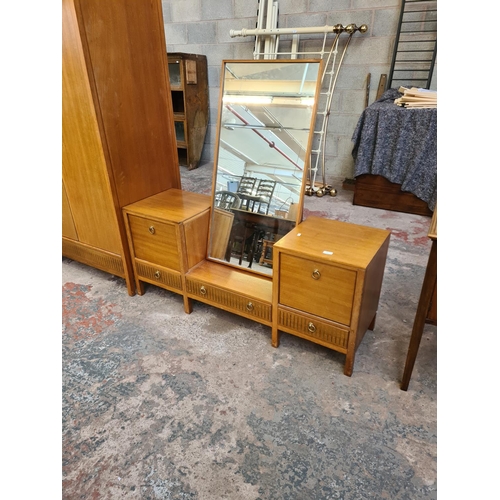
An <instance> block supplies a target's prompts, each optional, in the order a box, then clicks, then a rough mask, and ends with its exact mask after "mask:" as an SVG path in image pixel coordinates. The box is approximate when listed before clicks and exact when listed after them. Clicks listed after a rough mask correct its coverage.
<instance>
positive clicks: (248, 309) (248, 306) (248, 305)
mask: <svg viewBox="0 0 500 500" xmlns="http://www.w3.org/2000/svg"><path fill="white" fill-rule="evenodd" d="M247 311H248V312H252V311H253V304H252V303H251V302H249V303H248V304H247Z"/></svg>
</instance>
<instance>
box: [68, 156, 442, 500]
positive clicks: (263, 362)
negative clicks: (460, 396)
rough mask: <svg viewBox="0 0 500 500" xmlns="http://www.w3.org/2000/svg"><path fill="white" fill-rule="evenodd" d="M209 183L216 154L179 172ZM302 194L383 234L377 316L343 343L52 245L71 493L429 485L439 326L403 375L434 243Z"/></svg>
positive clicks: (346, 195)
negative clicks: (350, 342) (348, 348)
mask: <svg viewBox="0 0 500 500" xmlns="http://www.w3.org/2000/svg"><path fill="white" fill-rule="evenodd" d="M182 178H183V188H184V189H186V190H190V191H199V192H206V193H209V192H210V182H211V165H210V164H208V165H204V166H202V167H199V168H198V169H196V170H192V171H187V170H185V169H184V170H183V172H182ZM334 187H336V188H337V189H338V195H337V196H336V197H331V196H325V197H322V198H317V197H306V199H305V210H304V215H305V217H307V216H309V215H321V216H324V217H329V218H334V219H339V220H343V221H347V222H352V223H356V224H364V225H369V226H373V227H381V228H385V229H390V230H391V232H392V236H391V243H390V247H389V254H388V259H387V265H386V269H385V275H384V282H383V287H382V295H381V301H380V307H379V312H378V315H377V324H376V327H375V330H374V331H373V332H371V331H368V332H367V334H366V335H365V337H364V339H363V341H362V343H361V345H360V347H359V349H358V351H357V354H356V361H355V365H354V372H353V375H352V377H346V376H344V375H343V364H344V356H343V355H342V354H340V353H337V352H334V351H331V350H329V349H327V348H324V347H322V346H319V345H316V344H313V343H310V342H307V341H306V340H303V339H300V338H297V337H293V336H291V335H287V334H285V333H282V334H281V343H280V347H279V348H278V349H275V348H273V347H272V346H271V332H270V328H268V327H265V326H263V325H259V324H257V323H254V322H252V321H250V320H246V319H244V318H241V317H239V316H236V315H233V314H230V313H226V312H224V311H221V310H219V309H216V308H213V307H210V306H207V305H205V304H202V303H200V302H194V307H193V312H192V314H190V315H187V314H185V313H184V310H183V303H182V299H181V297H180V296H179V295H176V294H174V293H171V292H168V291H165V290H162V289H160V288H157V287H154V286H148V287H147V288H146V293H145V294H144V295H143V296H138V295H137V296H135V297H129V296H128V294H127V291H126V287H125V283H124V280H122V279H121V278H117V277H114V276H111V275H109V274H106V273H103V272H100V271H98V270H95V269H92V268H90V267H88V266H85V265H82V264H79V263H77V262H74V261H70V260H68V259H65V258H63V261H62V306H63V314H62V319H63V340H62V345H63V358H62V359H63V442H62V444H63V448H62V458H63V466H62V471H63V481H62V489H63V493H62V497H63V498H64V499H67V500H70V499H71V500H74V499H121V498H126V499H193V500H194V499H196V500H219V499H230V500H233V499H234V500H281V499H283V500H285V499H290V500H292V499H293V500H309V499H310V500H320V499H343V500H360V499H390V500H418V499H435V498H437V366H436V365H437V362H436V345H437V329H436V327H433V326H426V327H425V330H424V335H423V338H422V343H421V346H420V350H419V354H418V357H417V361H416V365H415V369H414V371H413V376H412V379H411V381H410V386H409V389H408V391H407V392H404V391H401V390H400V388H399V384H400V380H401V376H402V372H403V367H404V362H405V359H406V353H407V349H408V343H409V339H410V334H411V328H412V324H413V320H414V316H415V311H416V308H417V302H418V298H419V294H420V288H421V285H422V281H423V277H424V272H425V266H426V264H427V258H428V254H429V250H430V241H429V240H428V238H427V230H428V227H429V224H430V219H429V218H428V217H422V216H416V215H410V214H400V213H396V212H389V211H384V210H376V209H370V208H365V207H357V206H353V205H352V192H351V191H345V190H342V188H341V183H339V184H337V185H335V186H334Z"/></svg>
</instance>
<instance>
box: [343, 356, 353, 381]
mask: <svg viewBox="0 0 500 500" xmlns="http://www.w3.org/2000/svg"><path fill="white" fill-rule="evenodd" d="M353 368H354V353H349V352H348V353H347V354H346V356H345V364H344V375H347V376H348V377H350V376H351V375H352V370H353Z"/></svg>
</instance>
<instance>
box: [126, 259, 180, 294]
mask: <svg viewBox="0 0 500 500" xmlns="http://www.w3.org/2000/svg"><path fill="white" fill-rule="evenodd" d="M135 268H136V269H137V276H138V277H139V279H143V280H146V281H149V282H151V283H155V284H157V285H158V286H162V285H165V286H166V287H168V288H170V289H171V288H174V289H176V290H179V291H181V292H182V280H181V275H180V273H176V272H173V271H170V270H169V269H164V268H161V267H159V266H154V265H150V264H146V263H144V262H139V261H137V260H136V261H135Z"/></svg>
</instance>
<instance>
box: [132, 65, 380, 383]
mask: <svg viewBox="0 0 500 500" xmlns="http://www.w3.org/2000/svg"><path fill="white" fill-rule="evenodd" d="M226 65H229V66H230V68H227V67H226ZM314 65H315V67H314ZM311 67H313V69H315V71H314V72H313V73H312V74H311V73H310V70H311ZM320 67H321V62H320V61H308V62H304V60H296V61H289V60H287V61H274V60H264V61H262V60H258V61H230V62H224V63H223V70H222V74H223V76H222V85H221V103H226V104H227V103H228V102H229V101H230V100H231V99H232V100H233V101H234V102H231V104H230V105H229V104H227V106H226V107H225V104H224V105H221V108H222V109H221V112H220V119H219V125H218V137H219V141H218V144H217V145H216V146H217V148H216V152H215V162H214V164H215V165H214V177H213V183H212V184H213V185H212V190H213V193H212V198H211V199H210V197H208V196H204V195H199V194H196V193H188V192H184V191H182V190H179V189H175V188H174V189H169V190H166V191H164V192H162V193H159V194H157V195H155V196H151V197H149V198H145V199H143V200H141V201H138V202H136V203H133V204H130V205H128V206H126V207H125V208H124V210H123V213H124V218H125V221H126V229H127V235H128V240H129V245H130V249H131V255H132V262H133V267H134V273H135V279H136V286H137V289H138V291H139V294H142V293H144V288H143V283H144V282H146V283H152V284H155V285H157V286H160V287H163V288H166V289H168V290H171V291H173V292H175V293H179V294H180V295H182V296H183V300H184V309H185V311H186V313H191V312H192V300H193V299H194V300H197V301H200V302H204V303H206V304H209V305H212V306H214V307H217V308H220V309H223V310H226V311H229V312H232V313H235V314H238V315H240V316H243V317H246V318H249V319H252V320H254V321H257V322H259V323H262V324H264V325H266V326H269V327H271V342H272V345H273V346H274V347H278V345H279V332H280V331H282V332H285V333H290V334H293V335H297V336H300V337H303V338H305V339H308V340H311V341H312V342H316V343H318V344H321V345H323V346H326V347H328V348H331V349H334V350H336V351H339V352H341V353H344V354H345V355H346V362H345V366H344V373H345V374H346V375H348V376H350V375H351V374H352V371H353V364H354V356H355V351H356V349H357V347H358V345H359V343H360V342H361V340H362V338H363V336H364V334H365V332H366V330H367V329H373V327H374V324H375V317H376V313H377V307H378V302H379V297H380V290H381V285H382V279H383V274H384V267H385V261H386V256H387V250H388V246H389V237H390V232H389V231H385V230H382V229H375V228H370V227H365V226H359V225H355V224H349V223H345V222H340V221H335V220H328V219H323V218H319V217H310V218H308V219H306V220H305V221H303V222H300V221H301V220H302V208H303V196H304V195H303V193H304V184H305V176H304V175H303V172H304V171H306V169H307V167H308V161H309V156H310V150H311V140H312V139H311V136H312V134H311V133H310V131H311V130H312V126H313V120H314V116H315V104H314V105H304V104H303V101H304V95H303V94H300V95H299V96H295V97H293V96H292V95H291V94H292V93H291V92H289V95H287V96H285V97H284V96H283V95H282V89H283V88H285V89H288V90H290V89H292V88H295V87H294V86H295V85H300V88H301V89H302V90H306V91H307V92H309V93H310V94H311V96H313V97H316V96H317V92H318V91H319V86H320V85H319V84H320V81H319V80H320V78H319V77H320ZM287 74H288V76H289V80H290V81H288V80H287V81H284V80H283V78H287V76H286V75H287ZM275 75H276V76H275ZM284 75H285V76H284ZM297 82H298V83H297ZM311 82H313V83H314V85H312V84H311ZM273 89H274V93H273ZM307 89H309V90H307ZM259 91H260V94H259ZM264 91H265V92H264ZM248 93H250V95H251V96H252V97H259V98H262V97H265V95H262V94H272V95H271V97H268V102H267V103H266V104H265V106H263V105H262V104H255V103H253V102H252V104H250V103H249V102H245V103H244V104H241V105H240V104H238V102H239V101H238V99H236V97H242V96H245V95H247V94H248ZM269 99H271V101H272V102H271V101H269ZM314 102H316V100H315V99H314ZM243 115H244V117H243ZM301 119H302V123H300V120H301ZM263 139H265V140H263ZM269 143H271V144H272V147H270V146H269ZM252 158H253V159H254V160H256V159H257V158H260V159H261V160H260V161H261V163H259V164H254V163H252V161H251V159H252ZM290 160H292V161H290ZM250 176H251V177H254V179H255V184H257V185H258V183H259V182H261V181H262V180H265V182H267V183H268V182H269V179H274V180H276V186H274V192H273V198H272V199H271V200H267V202H266V208H265V213H262V212H258V210H259V209H258V208H255V207H258V206H259V205H260V204H259V203H258V202H257V203H254V204H246V205H243V206H246V207H247V210H248V212H247V214H246V215H247V216H246V217H245V210H243V209H242V205H241V204H239V202H238V200H239V197H238V195H237V190H235V193H234V194H235V196H233V198H234V200H235V205H234V206H226V205H224V206H222V205H217V203H216V200H217V199H220V198H221V197H220V196H216V195H217V194H218V193H219V194H220V193H221V192H222V191H227V190H229V188H230V187H231V188H234V187H235V186H237V185H238V180H241V179H242V178H243V177H245V178H248V177H250ZM277 179H285V180H281V181H280V182H279V183H278V182H277ZM254 210H255V211H254ZM292 212H293V214H294V215H295V217H296V218H295V219H293V218H288V217H286V216H285V217H284V216H283V214H290V213H292ZM236 215H237V216H236ZM263 218H265V220H266V224H263V223H262V220H263ZM239 230H242V231H243V233H241V234H238V235H237V236H239V238H235V233H237V232H238V231H239ZM247 236H248V238H247ZM264 238H269V240H268V241H272V242H273V245H272V249H271V251H272V256H271V257H270V258H268V259H266V260H267V262H271V264H270V265H271V268H269V264H266V265H265V266H263V265H261V264H260V260H261V259H260V257H261V255H259V251H260V252H262V249H260V250H259V247H258V243H259V242H260V243H261V244H262V243H263V241H264ZM236 239H237V240H238V244H239V245H240V246H239V252H241V255H243V256H244V258H243V259H242V258H241V256H240V258H239V259H236V258H230V259H229V260H227V259H228V256H231V255H232V254H234V253H237V252H231V248H229V247H230V246H231V245H232V244H233V241H236ZM262 246H263V245H262ZM243 260H244V262H243ZM252 264H254V265H253V266H252Z"/></svg>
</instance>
